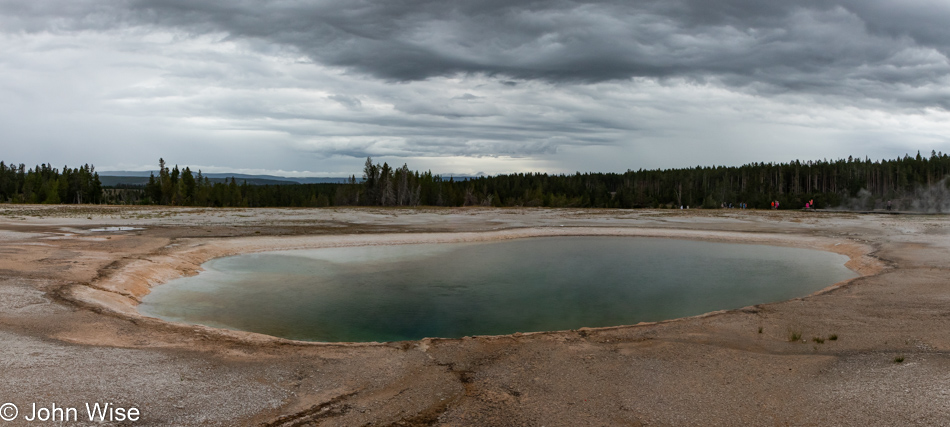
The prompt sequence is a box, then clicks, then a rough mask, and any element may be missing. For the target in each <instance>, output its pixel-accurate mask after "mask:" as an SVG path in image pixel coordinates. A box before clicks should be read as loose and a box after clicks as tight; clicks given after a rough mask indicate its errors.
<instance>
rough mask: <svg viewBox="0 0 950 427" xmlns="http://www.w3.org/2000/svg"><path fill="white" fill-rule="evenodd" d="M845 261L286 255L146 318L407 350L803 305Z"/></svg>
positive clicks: (738, 251) (557, 253) (471, 253)
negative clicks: (439, 342) (424, 342)
mask: <svg viewBox="0 0 950 427" xmlns="http://www.w3.org/2000/svg"><path fill="white" fill-rule="evenodd" d="M847 260H848V258H847V257H846V256H843V255H838V254H833V253H829V252H822V251H816V250H807V249H796V248H785V247H776V246H765V245H744V244H730V243H711V242H700V241H688V240H672V239H657V238H633V237H544V238H530V239H518V240H507V241H495V242H479V243H452V244H445V243H442V244H414V245H395V246H364V247H351V248H330V249H315V250H297V251H281V252H269V253H259V254H248V255H238V256H232V257H227V258H220V259H215V260H211V261H209V262H207V263H205V264H204V266H203V267H204V269H205V271H203V272H201V273H200V274H198V275H197V276H193V277H188V278H182V279H178V280H174V281H171V282H169V283H167V284H165V285H162V286H159V287H156V288H155V289H153V290H152V293H151V294H149V295H148V296H146V297H145V299H144V300H143V301H142V304H141V305H140V306H139V310H140V311H141V312H143V313H144V314H146V315H150V316H155V317H160V318H163V319H167V320H173V321H181V322H188V323H196V324H203V325H208V326H214V327H222V328H229V329H237V330H243V331H251V332H259V333H263V334H268V335H274V336H278V337H284V338H291V339H298V340H308V341H396V340H410V339H420V338H424V337H462V336H466V335H494V334H509V333H514V332H529V331H545V330H560V329H576V328H580V327H585V326H587V327H597V326H614V325H626V324H633V323H637V322H642V321H656V320H664V319H672V318H677V317H683V316H692V315H697V314H702V313H706V312H709V311H715V310H722V309H731V308H739V307H744V306H747V305H752V304H758V303H766V302H773V301H780V300H785V299H790V298H795V297H800V296H804V295H807V294H810V293H812V292H815V291H817V290H820V289H822V288H824V287H827V286H829V285H831V284H833V283H835V282H838V281H841V280H845V279H849V278H852V277H855V273H854V272H852V271H851V270H848V269H847V268H845V267H844V263H845V262H846V261H847Z"/></svg>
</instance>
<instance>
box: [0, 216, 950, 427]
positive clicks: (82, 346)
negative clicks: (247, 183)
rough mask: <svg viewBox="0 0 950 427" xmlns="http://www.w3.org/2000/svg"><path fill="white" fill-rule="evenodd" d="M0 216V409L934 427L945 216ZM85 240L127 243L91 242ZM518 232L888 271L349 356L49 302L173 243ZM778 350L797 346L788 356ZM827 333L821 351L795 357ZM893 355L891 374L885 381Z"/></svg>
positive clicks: (949, 248)
mask: <svg viewBox="0 0 950 427" xmlns="http://www.w3.org/2000/svg"><path fill="white" fill-rule="evenodd" d="M4 209H5V211H4V212H3V213H4V215H3V216H2V217H0V342H2V344H3V345H2V346H0V376H2V378H3V381H0V400H2V401H4V402H6V401H10V402H13V403H15V404H17V405H18V406H20V408H25V407H28V406H29V404H30V403H32V402H38V403H42V402H47V403H50V402H55V403H56V404H57V405H60V406H81V405H82V404H84V403H85V402H104V401H108V402H113V403H115V404H117V405H120V406H126V407H128V406H137V407H138V408H140V409H141V411H142V413H143V418H142V421H141V422H140V423H139V424H140V425H273V426H292V425H354V426H357V425H360V426H361V425H396V426H417V425H499V426H508V425H512V426H519V425H526V426H534V425H546V426H556V425H710V424H712V425H717V424H718V425H734V424H739V423H742V424H751V425H786V424H787V425H896V424H923V425H942V424H946V423H947V420H950V409H948V408H950V405H948V404H947V403H948V399H950V354H948V351H950V332H948V331H950V265H948V264H950V238H948V237H950V236H948V234H947V225H948V221H947V219H945V217H942V216H910V215H907V216H894V215H860V216H855V215H850V214H818V215H816V214H802V213H774V212H747V213H741V214H740V213H737V212H734V211H733V212H721V211H716V212H711V213H710V212H689V213H681V212H673V213H669V212H657V211H642V212H640V211H635V212H631V211H605V210H596V211H582V210H571V211H557V210H541V209H538V210H531V209H525V210H492V209H455V210H415V211H411V210H392V211H388V210H366V209H353V210H319V209H317V210H293V211H286V212H285V211H280V210H260V211H254V210H233V211H229V210H175V209H157V208H155V209H146V210H134V211H133V210H132V209H131V208H129V209H126V208H108V209H101V210H97V209H95V208H86V209H87V210H82V211H80V210H69V209H63V210H50V209H49V208H45V207H29V208H25V207H24V208H21V209H22V210H16V209H17V208H4ZM27 209H28V210H27ZM103 225H105V226H135V227H142V228H143V229H142V230H133V231H125V232H114V233H98V234H96V233H90V232H88V229H90V228H92V227H93V226H103ZM526 225H531V226H539V227H545V226H560V225H568V226H596V227H606V226H610V227H649V228H671V229H691V230H709V231H728V232H737V233H782V234H789V235H802V236H822V237H831V238H836V239H840V240H841V241H842V242H859V243H862V244H867V245H869V246H870V247H871V248H872V249H873V252H872V254H871V255H872V256H873V257H876V258H877V259H879V260H880V261H881V262H883V263H884V264H885V265H886V266H887V267H886V268H885V269H883V270H882V271H881V272H879V273H877V274H874V275H870V276H865V277H861V278H858V279H856V280H854V281H852V282H851V283H849V284H848V285H845V286H843V287H840V288H837V289H834V290H832V291H830V292H827V293H823V294H820V295H814V296H809V297H805V298H800V299H795V300H792V301H786V302H781V303H774V304H763V305H758V306H754V307H746V308H744V309H740V310H733V311H729V312H725V313H721V314H715V315H711V316H705V317H696V318H689V319H683V320H677V321H671V322H664V323H660V324H653V325H641V326H633V327H623V328H615V329H604V330H579V331H565V332H555V333H546V334H530V335H519V334H516V335H513V336H503V337H475V338H464V339H459V340H440V339H431V340H422V341H418V342H399V343H388V344H381V345H357V346H349V345H312V344H306V343H291V342H279V341H267V340H261V341H253V340H242V339H238V338H229V337H227V336H222V335H220V334H215V333H211V332H209V331H208V330H207V329H204V328H197V327H189V326H183V325H171V324H167V323H164V322H160V321H157V320H148V319H130V318H127V317H123V316H120V315H114V314H110V313H108V312H104V311H102V310H97V309H93V308H91V307H88V306H84V305H80V304H76V303H74V302H71V301H70V300H68V299H65V298H63V293H62V292H63V289H66V288H68V287H69V286H73V285H76V284H81V283H90V282H93V281H94V280H95V279H96V278H97V277H99V276H101V275H109V274H110V272H111V271H113V270H115V269H118V268H121V267H122V265H124V264H125V263H128V262H131V261H133V260H137V259H141V258H148V257H150V256H154V255H156V254H161V253H163V252H165V251H171V250H174V246H170V245H175V244H176V243H177V242H180V241H182V239H185V238H189V237H200V238H210V239H226V238H228V237H231V236H241V235H265V236H266V235H301V234H347V233H356V232H360V233H374V232H417V231H433V230H435V231H447V230H448V231H451V230H459V231H463V230H464V231H479V230H486V231H487V230H493V229H498V228H506V227H508V228H517V227H523V226H526ZM760 328H761V329H760ZM760 330H761V332H759V331H760ZM790 333H799V334H801V337H802V340H796V341H794V342H790V341H789V335H790ZM830 335H837V337H838V339H837V340H827V339H826V340H825V341H824V342H822V343H819V342H817V341H814V340H812V339H813V338H827V337H829V336H830ZM803 341H804V342H803ZM897 356H903V357H904V361H903V363H895V362H894V360H895V358H896V357H897ZM21 412H22V411H21ZM81 424H82V423H77V424H76V425H81ZM11 425H15V423H14V424H11Z"/></svg>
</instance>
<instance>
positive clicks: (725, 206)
mask: <svg viewBox="0 0 950 427" xmlns="http://www.w3.org/2000/svg"><path fill="white" fill-rule="evenodd" d="M719 207H720V208H722V209H736V208H738V209H749V205H748V204H747V203H737V204H735V205H733V204H732V203H728V204H727V203H726V202H722V204H720V205H719Z"/></svg>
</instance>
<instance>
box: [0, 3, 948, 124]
mask: <svg viewBox="0 0 950 427" xmlns="http://www.w3.org/2000/svg"><path fill="white" fill-rule="evenodd" d="M0 12H2V14H3V15H4V28H7V29H8V31H9V29H13V28H18V29H22V30H26V31H38V30H47V29H51V28H53V29H61V30H69V29H90V28H91V29H103V28H113V27H116V26H126V25H128V26H134V25H153V26H158V27H174V28H181V29H185V30H187V31H190V32H194V33H208V32H220V33H224V34H227V35H228V36H229V37H235V38H243V39H248V40H252V41H255V42H257V43H258V44H259V46H260V47H261V48H262V49H274V47H275V46H277V47H279V48H285V49H293V50H295V51H298V52H300V53H302V54H304V55H306V56H307V57H309V58H310V59H312V60H313V61H315V62H318V63H321V64H325V65H330V66H339V67H345V68H346V69H349V70H353V71H355V72H360V73H366V74H369V75H371V76H374V77H377V78H382V79H387V80H395V81H411V80H422V79H426V78H430V77H434V76H451V75H453V74H456V73H485V74H488V75H499V76H506V77H509V78H512V79H515V80H524V79H543V80H546V81H555V82H562V81H567V82H597V81H604V80H612V79H626V78H630V77H654V78H668V77H682V78H689V79H696V80H699V81H706V80H708V79H716V80H718V81H720V82H722V83H724V84H727V85H730V86H733V87H744V88H749V89H750V90H755V91H763V92H767V93H772V92H783V91H805V92H814V93H821V94H828V93H829V92H831V93H834V94H838V95H842V96H848V97H855V96H857V97H867V98H873V99H880V100H883V101H888V102H890V101H897V102H901V103H905V104H907V105H911V106H938V107H942V108H947V107H948V106H950V103H948V102H950V101H948V94H947V93H946V92H945V91H942V90H939V89H940V87H941V86H942V85H946V84H947V83H948V80H947V78H948V77H947V76H948V74H950V64H948V61H947V57H948V53H950V25H948V23H950V4H948V3H945V2H934V1H926V0H915V1H914V0H912V1H900V2H898V1H881V0H839V1H838V2H826V1H810V0H806V1H795V2H790V1H786V0H718V1H710V0H656V1H642V0H641V1H600V2H578V1H564V0H561V1H557V0H556V1H479V2H472V1H461V0H457V1H451V0H435V1H405V0H404V1H389V0H378V1H365V0H361V1H345V2H339V1H334V2H329V1H317V2H296V1H271V2H260V1H250V0H248V1H200V2H194V1H180V0H137V1H125V2H113V1H90V0H85V1H71V2H62V3H48V2H37V1H35V0H28V1H13V2H4V3H3V4H2V5H0ZM922 92H929V93H922Z"/></svg>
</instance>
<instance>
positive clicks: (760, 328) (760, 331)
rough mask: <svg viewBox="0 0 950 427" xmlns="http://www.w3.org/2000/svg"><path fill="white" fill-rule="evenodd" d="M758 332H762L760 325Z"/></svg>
mask: <svg viewBox="0 0 950 427" xmlns="http://www.w3.org/2000/svg"><path fill="white" fill-rule="evenodd" d="M759 333H760V334H761V333H762V327H761V326H759Z"/></svg>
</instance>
